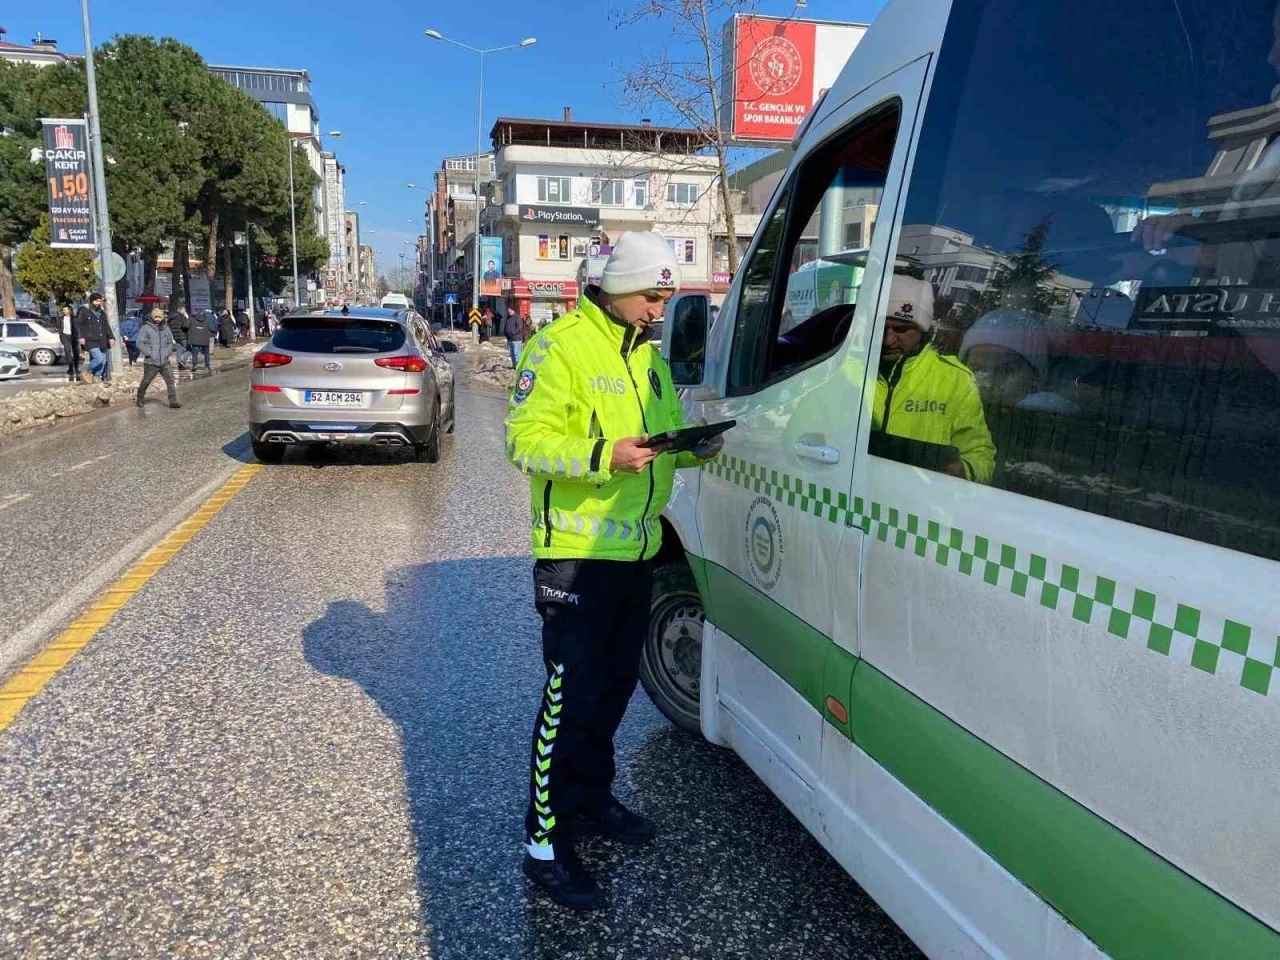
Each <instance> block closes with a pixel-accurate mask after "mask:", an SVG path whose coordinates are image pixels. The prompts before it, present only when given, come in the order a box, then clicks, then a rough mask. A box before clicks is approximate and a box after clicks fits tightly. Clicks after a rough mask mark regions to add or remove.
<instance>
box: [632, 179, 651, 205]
mask: <svg viewBox="0 0 1280 960" xmlns="http://www.w3.org/2000/svg"><path fill="white" fill-rule="evenodd" d="M635 192H636V206H637V207H639V208H640V209H641V210H643V209H644V208H645V207H647V206H649V181H648V180H637V181H635Z"/></svg>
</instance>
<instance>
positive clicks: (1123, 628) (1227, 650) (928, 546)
mask: <svg viewBox="0 0 1280 960" xmlns="http://www.w3.org/2000/svg"><path fill="white" fill-rule="evenodd" d="M703 469H704V470H706V471H707V472H708V473H710V474H712V475H714V476H716V477H719V478H720V479H723V480H726V481H728V482H730V483H733V484H735V485H737V486H740V487H744V488H745V489H747V490H750V491H752V492H754V493H757V494H760V495H762V496H767V497H769V498H770V499H771V500H774V501H775V502H776V503H778V504H779V505H781V506H786V507H790V508H792V509H795V510H799V511H800V512H802V513H807V514H811V515H812V516H814V517H818V518H820V519H825V520H827V521H829V522H831V523H842V524H844V525H845V526H848V527H857V528H858V529H860V530H861V531H862V532H863V533H864V534H865V535H866V536H868V537H870V538H871V539H872V540H873V541H875V542H878V543H883V544H887V545H892V546H893V547H895V548H897V549H899V550H903V551H907V552H909V553H911V554H913V555H914V556H916V557H918V558H920V559H921V560H924V561H929V560H932V561H933V562H934V563H936V564H938V565H939V566H942V567H946V568H947V569H949V570H952V571H954V572H956V573H958V574H960V575H962V576H966V577H974V578H977V579H980V580H981V581H982V582H983V583H986V584H987V585H989V586H992V587H998V588H1001V589H1004V590H1007V591H1009V592H1010V593H1012V594H1013V595H1014V596H1017V597H1021V598H1023V599H1024V600H1026V601H1027V602H1028V603H1034V604H1037V605H1038V606H1040V607H1043V608H1044V609H1046V610H1051V611H1053V612H1054V613H1057V614H1059V615H1061V616H1066V617H1071V618H1072V619H1074V620H1078V621H1079V622H1081V623H1086V624H1090V625H1092V626H1098V627H1102V628H1104V629H1105V630H1106V631H1107V632H1108V633H1109V634H1111V635H1112V636H1114V637H1116V638H1117V639H1120V640H1126V641H1130V642H1135V643H1141V644H1143V645H1144V646H1145V647H1146V648H1147V649H1148V650H1150V651H1152V652H1154V653H1158V654H1160V655H1161V656H1165V657H1169V658H1171V659H1173V660H1176V661H1177V662H1179V663H1182V664H1186V665H1188V666H1190V667H1193V668H1195V669H1197V670H1200V671H1202V672H1204V673H1207V674H1211V675H1213V676H1216V677H1221V678H1223V679H1226V680H1228V681H1230V682H1232V683H1236V684H1238V685H1239V686H1242V687H1244V688H1245V689H1247V690H1251V691H1253V692H1254V693H1257V694H1261V695H1262V696H1268V695H1271V694H1275V695H1280V636H1276V635H1275V633H1274V632H1272V631H1262V630H1259V629H1257V628H1255V627H1253V626H1250V625H1249V624H1246V623H1241V622H1239V621H1236V620H1232V619H1229V618H1225V617H1221V616H1213V615H1209V614H1206V613H1204V612H1202V611H1201V610H1199V609H1197V608H1196V607H1192V606H1189V605H1187V604H1184V603H1178V602H1177V601H1176V600H1173V599H1171V598H1169V597H1161V596H1158V595H1157V594H1155V593H1153V592H1151V591H1149V590H1144V589H1142V588H1141V587H1138V586H1134V585H1129V584H1125V583H1124V582H1123V581H1121V580H1120V579H1119V578H1111V577H1106V576H1103V575H1101V574H1096V573H1093V572H1086V571H1084V570H1081V569H1079V568H1077V567H1073V566H1070V565H1069V564H1063V563H1057V562H1055V561H1053V560H1051V559H1049V558H1048V557H1042V556H1040V555H1038V554H1035V553H1032V552H1031V551H1029V550H1025V549H1020V548H1018V547H1016V546H1014V545H1012V544H1008V543H1000V542H999V541H997V540H992V539H990V538H989V537H985V536H981V535H978V534H971V533H967V532H966V531H964V530H960V529H957V528H955V527H948V526H946V525H944V524H941V523H939V522H937V521H935V520H926V519H923V518H921V517H920V516H918V515H917V514H914V513H908V512H905V511H902V510H899V509H898V508H896V507H890V506H887V505H885V504H881V503H876V502H874V501H866V500H864V499H863V498H862V497H859V496H855V497H854V498H853V502H852V503H850V502H849V497H848V495H847V494H845V493H835V492H833V491H832V490H830V489H829V488H827V487H819V486H817V485H816V484H813V483H810V482H808V481H806V480H803V479H801V478H798V477H792V476H789V475H788V474H786V473H782V472H780V471H778V470H772V469H769V468H767V467H762V466H760V465H758V464H753V463H749V462H747V461H745V460H742V459H741V458H738V457H731V456H720V457H717V458H716V459H715V460H713V461H711V462H710V463H707V464H705V465H704V466H703Z"/></svg>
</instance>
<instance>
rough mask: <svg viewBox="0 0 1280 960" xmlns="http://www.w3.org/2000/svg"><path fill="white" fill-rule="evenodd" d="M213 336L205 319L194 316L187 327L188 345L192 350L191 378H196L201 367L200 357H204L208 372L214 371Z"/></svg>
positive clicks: (205, 367)
mask: <svg viewBox="0 0 1280 960" xmlns="http://www.w3.org/2000/svg"><path fill="white" fill-rule="evenodd" d="M212 343H213V341H212V338H211V337H210V335H209V327H208V324H206V323H205V322H204V320H203V319H199V320H197V319H195V318H192V319H191V322H190V324H189V325H188V327H187V346H188V348H189V349H190V350H191V379H192V380H194V379H195V378H196V370H197V369H199V367H200V359H201V357H203V358H204V369H205V372H206V373H213V350H212Z"/></svg>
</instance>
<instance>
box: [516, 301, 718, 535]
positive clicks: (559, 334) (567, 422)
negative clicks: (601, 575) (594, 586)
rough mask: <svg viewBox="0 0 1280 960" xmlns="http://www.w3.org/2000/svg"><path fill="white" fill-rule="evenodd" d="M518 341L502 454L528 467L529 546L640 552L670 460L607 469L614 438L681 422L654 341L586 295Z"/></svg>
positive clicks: (692, 459) (673, 461)
mask: <svg viewBox="0 0 1280 960" xmlns="http://www.w3.org/2000/svg"><path fill="white" fill-rule="evenodd" d="M578 304H579V305H578V309H576V310H573V311H571V312H570V313H567V314H565V316H563V317H561V318H560V319H559V320H557V321H555V322H554V323H552V324H550V325H549V326H547V327H545V328H544V329H543V330H541V331H540V332H539V333H537V334H536V335H535V336H534V337H533V338H532V339H531V340H530V342H529V343H528V344H527V345H526V346H525V349H524V352H523V354H522V355H521V357H520V363H519V364H518V367H517V369H518V373H517V378H516V386H515V389H514V390H513V391H512V393H511V403H510V407H509V409H508V412H507V421H506V451H507V457H508V458H509V459H510V460H511V462H512V463H514V464H515V465H516V466H517V467H518V468H519V469H520V470H521V471H522V472H523V473H525V474H526V475H527V476H528V477H529V481H530V482H529V488H530V489H529V493H530V514H531V520H532V527H533V555H534V556H535V557H537V558H539V559H551V560H564V559H574V558H589V559H604V560H647V559H649V558H650V557H652V556H653V555H654V554H655V553H657V552H658V547H659V546H661V543H662V528H661V526H660V524H659V522H658V515H659V514H660V513H661V512H662V509H663V507H665V506H666V505H667V500H668V499H669V498H670V496H671V488H672V484H673V482H674V478H675V471H676V468H677V467H692V466H696V465H697V464H698V463H699V462H700V461H699V460H698V458H697V457H696V456H694V455H693V454H692V453H680V454H669V453H666V454H661V455H659V456H658V457H656V458H655V459H654V460H653V462H652V463H651V464H650V465H649V466H648V467H646V468H645V469H644V470H643V471H641V472H640V473H629V472H625V471H618V472H614V471H613V470H611V469H610V463H611V462H612V459H613V442H614V440H621V439H623V438H626V437H638V436H640V435H641V434H645V433H647V434H649V435H651V436H652V435H653V434H656V433H661V432H663V431H665V430H678V429H680V428H681V427H683V426H684V425H685V422H684V411H683V409H682V408H681V406H680V398H679V397H678V396H677V395H676V390H675V387H674V386H673V385H672V383H671V371H670V370H668V369H667V363H666V361H665V360H663V359H662V356H661V354H660V353H659V352H658V348H657V346H656V345H655V344H653V343H650V342H648V341H645V340H642V339H641V338H640V337H639V336H638V331H637V330H636V328H635V327H631V326H626V325H623V324H619V323H616V322H614V321H613V320H612V319H610V318H609V317H608V316H607V315H606V314H605V313H604V311H603V310H601V309H600V307H599V306H598V305H597V304H596V303H594V302H593V301H592V300H591V299H590V298H589V295H588V296H584V297H583V298H582V299H581V300H579V301H578Z"/></svg>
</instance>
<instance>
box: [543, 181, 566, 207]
mask: <svg viewBox="0 0 1280 960" xmlns="http://www.w3.org/2000/svg"><path fill="white" fill-rule="evenodd" d="M569 196H570V193H569V178H568V177H539V178H538V202H539V203H568V202H569Z"/></svg>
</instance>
